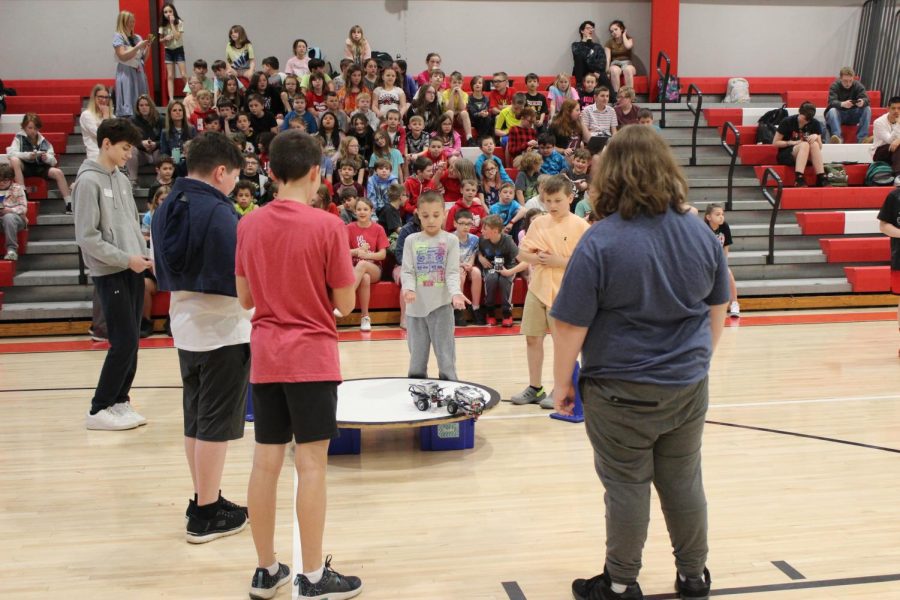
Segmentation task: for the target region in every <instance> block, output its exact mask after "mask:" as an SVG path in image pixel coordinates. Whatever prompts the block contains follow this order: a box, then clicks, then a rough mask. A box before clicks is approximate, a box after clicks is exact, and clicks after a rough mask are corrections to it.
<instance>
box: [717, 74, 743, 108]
mask: <svg viewBox="0 0 900 600" xmlns="http://www.w3.org/2000/svg"><path fill="white" fill-rule="evenodd" d="M725 90H726V91H725V98H724V99H723V100H722V102H729V103H735V102H750V83H749V82H748V81H747V80H746V79H744V78H743V77H732V78H731V79H729V80H728V85H727V86H726V88H725Z"/></svg>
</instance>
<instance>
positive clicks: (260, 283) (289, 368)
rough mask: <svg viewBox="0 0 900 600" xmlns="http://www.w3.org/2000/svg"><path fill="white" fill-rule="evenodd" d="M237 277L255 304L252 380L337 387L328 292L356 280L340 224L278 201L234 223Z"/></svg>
mask: <svg viewBox="0 0 900 600" xmlns="http://www.w3.org/2000/svg"><path fill="white" fill-rule="evenodd" d="M376 228H377V229H381V228H380V227H376ZM382 231H383V230H382ZM235 274H237V275H238V276H239V277H244V278H246V279H247V283H248V284H249V286H250V292H251V294H252V295H253V300H254V302H255V304H256V311H255V313H254V314H253V319H252V321H251V323H252V326H253V330H252V333H251V335H250V349H251V352H252V354H253V360H252V361H251V367H250V381H251V382H252V383H291V382H304V381H341V365H340V356H339V354H338V347H337V329H336V327H335V321H334V315H333V314H332V310H333V308H334V306H333V304H332V302H331V300H330V299H329V297H328V292H329V290H333V289H337V288H342V287H347V286H349V285H352V284H353V281H354V279H355V278H354V274H353V264H352V262H351V260H350V250H349V248H348V247H347V234H346V232H345V231H344V223H343V222H342V221H341V220H340V218H338V217H336V216H334V215H332V214H331V213H328V212H325V211H323V210H321V209H318V208H312V207H311V206H308V205H306V204H300V203H299V202H293V201H290V200H283V199H280V200H274V201H272V202H270V203H269V204H267V205H266V206H264V207H262V208H260V209H259V210H254V211H253V212H251V213H249V214H247V215H246V216H244V217H242V218H241V220H240V222H239V224H238V240H237V252H236V256H235Z"/></svg>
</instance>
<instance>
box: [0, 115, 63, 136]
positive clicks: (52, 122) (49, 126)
mask: <svg viewBox="0 0 900 600" xmlns="http://www.w3.org/2000/svg"><path fill="white" fill-rule="evenodd" d="M29 112H33V111H29ZM24 116H25V115H24V113H21V114H12V113H7V114H5V115H3V122H4V123H8V122H11V123H15V124H16V125H17V126H18V125H19V124H20V123H21V122H22V117H24ZM40 116H41V122H42V123H43V126H42V127H41V133H43V134H44V135H45V136H46V135H48V134H50V133H65V134H70V133H72V132H73V131H74V130H75V119H74V118H73V117H72V115H70V114H68V113H63V114H50V113H42V114H41V115H40ZM7 131H8V130H7Z"/></svg>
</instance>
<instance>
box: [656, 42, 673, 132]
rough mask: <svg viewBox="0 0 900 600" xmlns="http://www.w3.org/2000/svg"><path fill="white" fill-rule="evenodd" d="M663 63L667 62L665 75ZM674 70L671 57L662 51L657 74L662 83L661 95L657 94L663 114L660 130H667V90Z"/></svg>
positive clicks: (659, 55)
mask: <svg viewBox="0 0 900 600" xmlns="http://www.w3.org/2000/svg"><path fill="white" fill-rule="evenodd" d="M662 61H665V62H666V71H665V73H663V70H662V69H661V68H660V63H662ZM671 70H672V60H671V59H670V58H669V55H668V54H666V53H665V52H663V51H662V50H660V52H659V54H658V55H657V57H656V74H657V75H659V81H660V82H661V83H662V85H661V86H660V88H659V89H660V90H662V92H661V93H659V94H657V96H658V97H657V100H658V101H659V103H660V112H661V113H662V114H661V115H660V117H659V127H660V129H665V128H666V89H667V88H668V87H669V75H670V72H671Z"/></svg>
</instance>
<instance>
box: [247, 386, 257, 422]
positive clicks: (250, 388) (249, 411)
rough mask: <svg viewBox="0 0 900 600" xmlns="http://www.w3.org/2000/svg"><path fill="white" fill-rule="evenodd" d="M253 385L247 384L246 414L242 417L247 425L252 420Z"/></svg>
mask: <svg viewBox="0 0 900 600" xmlns="http://www.w3.org/2000/svg"><path fill="white" fill-rule="evenodd" d="M254 418H255V417H254V416H253V385H251V384H249V383H248V384H247V412H246V414H245V415H244V420H245V421H247V422H248V423H252V422H253V419H254Z"/></svg>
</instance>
